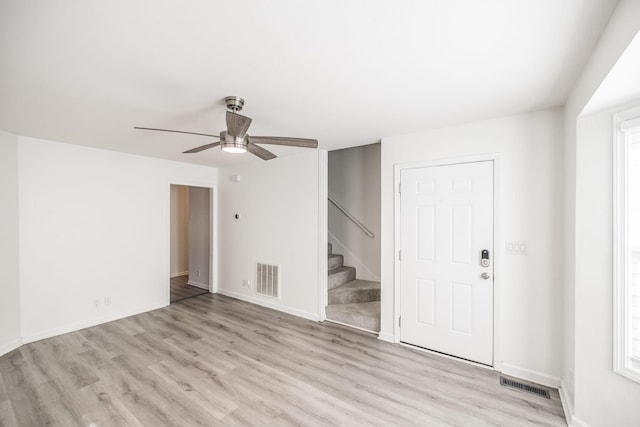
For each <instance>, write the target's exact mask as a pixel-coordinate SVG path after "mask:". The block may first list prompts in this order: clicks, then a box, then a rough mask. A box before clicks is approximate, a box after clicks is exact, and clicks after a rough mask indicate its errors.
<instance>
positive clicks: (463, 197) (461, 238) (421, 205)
mask: <svg viewBox="0 0 640 427" xmlns="http://www.w3.org/2000/svg"><path fill="white" fill-rule="evenodd" d="M401 182H402V189H403V191H402V194H401V199H400V214H401V239H400V240H401V250H402V261H401V270H400V276H401V301H400V304H401V315H402V325H401V332H400V336H401V341H403V342H407V343H410V344H415V345H418V346H421V347H425V348H428V349H431V350H435V351H439V352H442V353H447V354H451V355H453V356H457V357H462V358H465V359H469V360H473V361H477V362H480V363H484V364H487V365H492V364H493V262H491V264H490V265H489V266H488V267H482V266H481V264H480V258H481V251H482V250H483V249H486V250H488V251H489V253H490V255H491V257H492V256H493V162H491V161H486V162H474V163H463V164H455V165H446V166H435V167H427V168H416V169H404V170H403V171H402V172H401ZM482 273H487V274H488V277H489V278H488V279H483V278H482V276H481V275H482Z"/></svg>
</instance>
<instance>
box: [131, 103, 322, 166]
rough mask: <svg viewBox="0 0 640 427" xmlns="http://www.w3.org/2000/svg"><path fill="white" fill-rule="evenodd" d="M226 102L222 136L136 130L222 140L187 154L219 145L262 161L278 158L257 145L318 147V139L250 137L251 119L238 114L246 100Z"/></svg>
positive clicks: (165, 130)
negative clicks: (225, 118) (225, 124)
mask: <svg viewBox="0 0 640 427" xmlns="http://www.w3.org/2000/svg"><path fill="white" fill-rule="evenodd" d="M224 101H225V103H226V104H227V108H228V109H229V110H230V111H227V130H226V131H222V132H220V135H210V134H207V133H198V132H186V131H182V130H172V129H158V128H145V127H139V126H134V129H142V130H155V131H160V132H174V133H186V134H189V135H200V136H208V137H213V138H220V141H218V142H212V143H210V144H205V145H201V146H200V147H196V148H192V149H190V150H187V151H183V153H185V154H191V153H199V152H200V151H204V150H208V149H209V148H213V147H217V146H218V145H219V146H220V147H221V148H222V151H226V152H228V153H245V152H247V151H248V152H250V153H251V154H253V155H255V156H258V157H260V158H261V159H262V160H271V159H275V158H276V157H277V156H276V155H275V154H273V153H272V152H271V151H269V150H266V149H264V148H262V147H260V146H259V145H256V144H271V145H288V146H291V147H305V148H317V147H318V141H317V140H316V139H306V138H286V137H282V136H249V135H247V130H249V126H250V125H251V119H250V118H249V117H246V116H242V115H240V114H238V111H241V110H242V107H243V106H244V99H242V98H240V97H238V96H227V97H226V98H225V99H224Z"/></svg>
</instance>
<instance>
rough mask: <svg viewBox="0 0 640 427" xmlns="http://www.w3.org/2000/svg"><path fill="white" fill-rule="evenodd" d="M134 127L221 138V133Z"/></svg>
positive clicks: (136, 127) (135, 127)
mask: <svg viewBox="0 0 640 427" xmlns="http://www.w3.org/2000/svg"><path fill="white" fill-rule="evenodd" d="M133 128H134V129H141V130H157V131H160V132H173V133H186V134H187V135H200V136H213V137H216V138H220V135H210V134H208V133H198V132H185V131H183V130H173V129H158V128H142V127H139V126H134V127H133Z"/></svg>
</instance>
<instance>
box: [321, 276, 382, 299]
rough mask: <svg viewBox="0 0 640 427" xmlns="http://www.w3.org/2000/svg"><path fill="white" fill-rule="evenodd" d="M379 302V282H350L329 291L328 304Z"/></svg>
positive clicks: (358, 280)
mask: <svg viewBox="0 0 640 427" xmlns="http://www.w3.org/2000/svg"><path fill="white" fill-rule="evenodd" d="M372 301H380V282H372V281H370V280H360V279H356V280H352V281H350V282H347V283H345V284H344V285H341V286H338V287H337V288H334V289H331V290H330V291H329V304H349V303H355V302H372Z"/></svg>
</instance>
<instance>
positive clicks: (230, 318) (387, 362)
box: [0, 294, 565, 427]
mask: <svg viewBox="0 0 640 427" xmlns="http://www.w3.org/2000/svg"><path fill="white" fill-rule="evenodd" d="M0 425H1V426H45V425H47V426H48V425H59V426H65V427H68V426H150V427H158V426H217V425H224V426H247V425H250V426H295V425H303V426H324V425H344V426H360V425H377V426H404V425H406V426H416V425H421V426H445V425H454V426H485V425H503V426H520V425H550V426H562V425H565V423H564V419H563V416H562V408H561V406H560V402H559V399H558V394H557V392H555V391H553V393H552V399H551V400H547V399H544V398H540V397H537V396H533V395H530V394H527V393H524V392H521V391H516V390H512V389H507V388H505V387H502V386H500V385H499V381H498V374H497V373H496V372H493V371H491V370H487V369H483V368H479V367H475V366H472V365H469V364H465V363H462V362H457V361H452V360H449V359H446V358H443V357H439V356H435V355H431V354H427V353H424V352H421V351H417V350H413V349H410V348H407V347H404V346H398V345H394V344H389V343H385V342H381V341H379V340H378V339H376V337H375V336H374V335H370V334H367V333H364V332H360V331H357V330H353V329H350V328H347V327H343V326H340V325H336V324H332V323H327V322H325V323H316V322H312V321H308V320H304V319H301V318H297V317H294V316H290V315H287V314H283V313H281V312H277V311H273V310H270V309H266V308H262V307H259V306H256V305H252V304H249V303H245V302H241V301H238V300H235V299H232V298H228V297H224V296H221V295H214V294H205V295H202V296H198V297H195V298H189V299H185V300H183V301H181V302H178V303H176V304H172V305H170V306H169V307H166V308H163V309H160V310H155V311H152V312H148V313H144V314H140V315H137V316H132V317H129V318H126V319H122V320H118V321H115V322H110V323H106V324H103V325H99V326H95V327H92V328H88V329H84V330H81V331H78V332H73V333H69V334H65V335H61V336H58V337H54V338H50V339H46V340H43V341H39V342H35V343H32V344H28V345H24V346H22V347H21V348H19V349H17V350H14V351H12V352H10V353H8V354H6V355H4V356H3V357H1V358H0Z"/></svg>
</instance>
